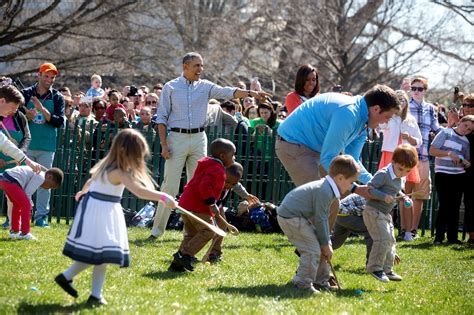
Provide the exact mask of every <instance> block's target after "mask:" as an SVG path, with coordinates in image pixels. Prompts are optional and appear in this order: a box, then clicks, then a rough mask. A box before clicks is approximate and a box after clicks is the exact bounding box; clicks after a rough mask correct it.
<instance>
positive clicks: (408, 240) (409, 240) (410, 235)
mask: <svg viewBox="0 0 474 315" xmlns="http://www.w3.org/2000/svg"><path fill="white" fill-rule="evenodd" d="M403 240H404V241H407V242H411V241H413V234H411V233H410V232H406V233H405V236H403Z"/></svg>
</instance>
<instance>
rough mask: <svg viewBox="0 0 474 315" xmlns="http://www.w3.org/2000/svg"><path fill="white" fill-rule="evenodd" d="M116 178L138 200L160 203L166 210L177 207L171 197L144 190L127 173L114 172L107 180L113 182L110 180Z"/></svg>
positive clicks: (144, 188) (162, 193)
mask: <svg viewBox="0 0 474 315" xmlns="http://www.w3.org/2000/svg"><path fill="white" fill-rule="evenodd" d="M116 176H120V180H121V182H122V183H123V184H124V185H125V187H126V188H127V189H128V190H129V191H130V192H131V193H132V194H134V195H135V196H137V197H138V198H141V199H145V200H155V201H161V202H162V203H164V204H165V206H166V207H168V208H176V207H177V206H178V203H177V202H176V201H175V200H174V198H173V197H171V196H170V195H168V194H166V193H164V192H160V191H156V190H153V189H148V188H146V187H145V186H143V185H142V184H140V183H137V182H136V181H135V180H134V179H133V178H132V177H131V176H130V174H129V173H125V172H121V171H118V170H116V171H113V172H111V173H110V175H109V179H110V180H111V181H113V179H112V178H113V177H116Z"/></svg>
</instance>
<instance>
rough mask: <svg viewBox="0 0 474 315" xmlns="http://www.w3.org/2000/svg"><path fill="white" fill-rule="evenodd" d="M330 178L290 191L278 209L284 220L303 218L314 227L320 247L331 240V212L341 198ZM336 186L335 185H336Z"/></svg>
mask: <svg viewBox="0 0 474 315" xmlns="http://www.w3.org/2000/svg"><path fill="white" fill-rule="evenodd" d="M328 178H329V176H328V177H326V178H323V179H320V180H317V181H314V182H310V183H307V184H304V185H302V186H299V187H296V188H295V189H293V190H292V191H290V192H289V193H288V194H287V195H286V196H285V198H284V199H283V201H282V203H281V205H280V206H279V207H278V208H277V213H278V215H279V216H280V217H283V218H287V219H289V218H295V217H303V218H305V219H307V220H308V221H309V222H311V224H312V225H313V226H314V232H315V233H316V237H317V238H318V241H319V243H320V245H327V244H328V243H329V239H330V235H329V233H330V230H329V210H330V206H331V203H332V202H333V201H334V200H335V199H337V198H339V197H340V194H339V190H338V189H337V187H336V191H334V189H333V187H332V186H331V184H330V183H329V181H330V180H331V181H332V179H328ZM334 186H335V184H334Z"/></svg>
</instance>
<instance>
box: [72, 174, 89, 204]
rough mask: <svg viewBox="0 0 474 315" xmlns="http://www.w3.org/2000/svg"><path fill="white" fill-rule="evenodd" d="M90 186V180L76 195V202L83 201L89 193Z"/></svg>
mask: <svg viewBox="0 0 474 315" xmlns="http://www.w3.org/2000/svg"><path fill="white" fill-rule="evenodd" d="M90 185H91V179H90V178H89V179H88V180H87V182H86V183H85V184H84V186H82V189H81V190H80V191H78V192H77V193H76V197H75V199H76V201H79V199H81V197H82V196H83V195H85V194H87V192H88V191H89V187H90Z"/></svg>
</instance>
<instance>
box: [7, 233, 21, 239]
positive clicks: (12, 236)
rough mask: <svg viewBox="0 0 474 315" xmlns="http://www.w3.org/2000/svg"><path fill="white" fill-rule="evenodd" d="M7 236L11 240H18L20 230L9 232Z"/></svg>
mask: <svg viewBox="0 0 474 315" xmlns="http://www.w3.org/2000/svg"><path fill="white" fill-rule="evenodd" d="M8 238H11V239H12V240H18V239H20V232H10V234H9V235H8Z"/></svg>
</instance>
